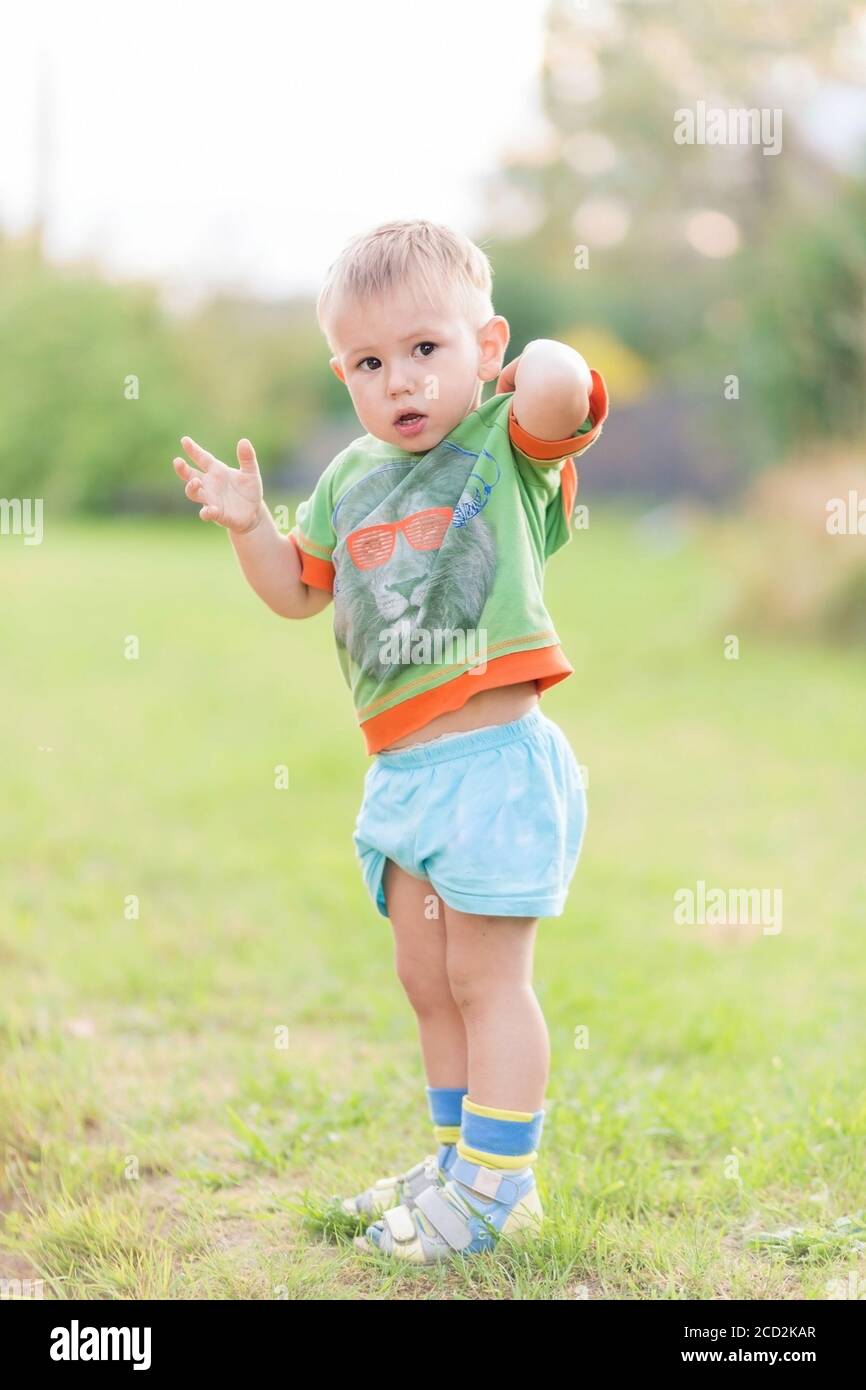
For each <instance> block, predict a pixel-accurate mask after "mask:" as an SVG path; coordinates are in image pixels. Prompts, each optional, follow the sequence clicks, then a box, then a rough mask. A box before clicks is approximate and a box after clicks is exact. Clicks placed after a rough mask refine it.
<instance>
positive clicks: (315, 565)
mask: <svg viewBox="0 0 866 1390" xmlns="http://www.w3.org/2000/svg"><path fill="white" fill-rule="evenodd" d="M289 540H290V541H291V542H292V545H293V546H294V547H295V549H296V550H297V552H298V554H299V555H300V557H301V582H302V583H303V584H309V586H310V588H311V589H325V590H326V592H327V593H329V594H332V593H333V592H334V573H335V571H334V566H333V565H332V564H331V561H330V560H320V559H319V557H318V556H317V555H308V554H307V552H306V550H302V549H301V546H300V544H299V543H298V539H297V536H293V535H292V533H291V531H290V532H289Z"/></svg>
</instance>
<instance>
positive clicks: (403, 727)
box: [361, 643, 574, 753]
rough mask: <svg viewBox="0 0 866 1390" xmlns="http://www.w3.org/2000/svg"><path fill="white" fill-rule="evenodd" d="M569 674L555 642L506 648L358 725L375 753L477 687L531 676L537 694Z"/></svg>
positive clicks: (455, 704)
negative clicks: (479, 668)
mask: <svg viewBox="0 0 866 1390" xmlns="http://www.w3.org/2000/svg"><path fill="white" fill-rule="evenodd" d="M573 674H574V667H573V666H572V665H571V663H570V662H569V661H568V659H567V657H566V656H565V654H564V652H563V650H562V648H561V646H560V645H559V644H558V643H554V645H553V646H550V647H535V648H533V649H532V650H531V651H526V652H509V653H508V654H507V655H506V656H499V657H496V658H495V659H494V660H493V661H488V662H487V669H486V670H485V671H483V672H479V673H478V674H473V672H471V671H466V672H464V674H463V675H462V676H455V678H454V680H451V681H446V682H445V684H444V685H439V686H436V687H435V688H434V689H433V690H425V691H424V693H423V695H416V696H414V698H412V699H409V700H403V701H402V702H401V703H400V704H399V705H394V706H392V708H391V709H387V710H385V711H384V713H382V714H377V715H375V716H374V717H373V718H372V719H368V720H367V721H366V722H365V723H363V724H362V725H361V732H362V734H363V735H364V741H365V743H366V745H367V752H368V753H378V752H380V751H381V749H383V748H387V747H388V745H389V744H391V743H394V742H396V740H397V739H400V738H405V736H406V735H407V734H413V733H415V732H416V731H417V730H418V729H423V728H424V726H425V725H426V724H429V723H430V721H431V719H435V718H436V717H437V715H440V714H445V713H447V712H448V711H449V710H455V709H461V708H462V707H463V705H465V704H466V701H467V700H470V699H471V698H472V696H473V695H477V694H478V693H479V691H481V690H493V689H495V688H496V687H497V686H501V685H516V684H517V683H518V682H520V681H530V680H534V681H535V683H536V688H537V690H538V694H539V698H540V697H541V694H542V691H544V690H547V689H548V688H549V687H550V686H551V685H557V684H558V683H559V682H560V681H563V680H565V678H566V677H567V676H571V675H573Z"/></svg>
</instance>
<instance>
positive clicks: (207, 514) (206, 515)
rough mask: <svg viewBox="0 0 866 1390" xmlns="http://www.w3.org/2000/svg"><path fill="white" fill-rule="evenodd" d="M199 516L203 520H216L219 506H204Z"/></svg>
mask: <svg viewBox="0 0 866 1390" xmlns="http://www.w3.org/2000/svg"><path fill="white" fill-rule="evenodd" d="M199 516H200V517H201V519H202V521H216V519H217V517H218V516H219V507H202V508H201V510H200V511H199Z"/></svg>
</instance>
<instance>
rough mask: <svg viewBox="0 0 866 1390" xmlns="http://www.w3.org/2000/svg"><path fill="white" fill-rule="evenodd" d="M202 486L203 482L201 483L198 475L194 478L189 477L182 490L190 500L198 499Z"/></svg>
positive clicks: (199, 498)
mask: <svg viewBox="0 0 866 1390" xmlns="http://www.w3.org/2000/svg"><path fill="white" fill-rule="evenodd" d="M203 487H204V484H203V483H202V480H201V476H200V475H198V476H196V477H195V478H190V480H189V482H188V483H187V485H186V487H185V488H184V492H185V493H186V495H187V497H188V498H189V500H190V501H191V502H195V501H197V500H198V501H200V500H201V493H202V489H203Z"/></svg>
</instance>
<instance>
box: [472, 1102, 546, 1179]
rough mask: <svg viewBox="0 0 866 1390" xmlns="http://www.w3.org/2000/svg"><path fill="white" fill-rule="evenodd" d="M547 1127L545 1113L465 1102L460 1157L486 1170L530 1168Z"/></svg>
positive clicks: (536, 1156)
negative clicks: (542, 1133)
mask: <svg viewBox="0 0 866 1390" xmlns="http://www.w3.org/2000/svg"><path fill="white" fill-rule="evenodd" d="M543 1127H544V1111H543V1110H535V1111H533V1110H503V1109H501V1108H499V1107H494V1106H492V1105H479V1104H477V1102H476V1101H473V1100H470V1099H469V1094H468V1092H467V1094H466V1096H465V1097H464V1099H463V1115H462V1120H461V1127H460V1138H459V1139H458V1141H457V1154H458V1157H459V1158H462V1159H465V1160H466V1162H468V1163H480V1164H482V1166H483V1167H485V1168H499V1169H505V1170H508V1171H514V1170H517V1169H520V1168H529V1167H531V1166H532V1164H533V1163H534V1162H535V1160H536V1159H537V1158H538V1145H539V1144H540V1142H541V1131H542V1129H543Z"/></svg>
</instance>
